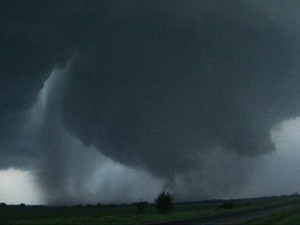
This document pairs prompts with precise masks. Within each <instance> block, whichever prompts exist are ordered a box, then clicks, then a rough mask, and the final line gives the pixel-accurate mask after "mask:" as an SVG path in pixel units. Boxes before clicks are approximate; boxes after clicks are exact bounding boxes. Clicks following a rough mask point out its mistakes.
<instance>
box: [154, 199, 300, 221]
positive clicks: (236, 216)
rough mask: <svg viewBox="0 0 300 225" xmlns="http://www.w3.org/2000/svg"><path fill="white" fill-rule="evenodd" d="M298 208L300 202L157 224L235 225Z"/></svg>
mask: <svg viewBox="0 0 300 225" xmlns="http://www.w3.org/2000/svg"><path fill="white" fill-rule="evenodd" d="M297 208H299V209H300V203H298V204H290V205H284V206H276V207H271V208H264V209H253V210H250V211H245V212H235V213H230V214H226V215H219V216H208V217H202V218H199V219H192V220H184V221H174V222H167V223H159V224H155V225H234V224H242V223H245V222H247V221H250V220H253V219H258V218H263V217H266V216H270V215H272V214H276V213H281V212H284V211H286V210H291V209H297ZM153 225H154V224H153Z"/></svg>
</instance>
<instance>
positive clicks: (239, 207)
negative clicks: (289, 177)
mask: <svg viewBox="0 0 300 225" xmlns="http://www.w3.org/2000/svg"><path fill="white" fill-rule="evenodd" d="M299 200H300V197H298V196H286V197H280V198H279V197H272V198H260V199H244V200H235V201H234V207H233V208H232V209H224V208H220V206H221V205H222V204H223V201H207V202H192V203H177V204H175V205H174V210H173V211H172V212H170V213H167V214H160V213H157V212H156V211H155V207H154V205H148V206H147V211H146V213H143V214H137V208H136V207H135V206H133V205H119V206H118V205H110V206H99V207H97V206H89V207H79V206H77V207H46V206H2V207H0V224H7V225H9V224H20V225H27V224H33V225H34V224H47V225H48V224H49V225H50V224H73V225H76V224H78V225H79V224H93V225H94V224H107V225H110V224H111V225H115V224H116V225H118V224H122V225H136V224H138V225H143V224H149V223H156V222H166V221H175V220H186V219H193V218H200V217H206V216H213V215H222V214H227V213H233V212H240V211H247V210H252V209H256V208H261V207H271V206H275V205H284V204H288V203H290V202H295V201H299ZM297 215H299V216H297ZM281 218H283V219H287V218H291V219H293V220H295V221H300V220H298V219H299V218H300V212H297V213H292V214H283V215H281ZM266 219H267V218H266ZM268 219H269V220H270V221H271V222H270V223H269V224H274V223H272V220H273V221H277V220H278V218H276V219H273V218H268ZM252 222H253V223H251V224H262V223H259V222H260V221H252ZM266 222H268V221H266ZM298 224H300V223H298Z"/></svg>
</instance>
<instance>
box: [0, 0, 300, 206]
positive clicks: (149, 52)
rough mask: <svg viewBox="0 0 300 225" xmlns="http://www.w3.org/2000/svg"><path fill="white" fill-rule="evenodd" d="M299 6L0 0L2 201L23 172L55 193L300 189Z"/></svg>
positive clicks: (105, 197)
mask: <svg viewBox="0 0 300 225" xmlns="http://www.w3.org/2000/svg"><path fill="white" fill-rule="evenodd" d="M299 10H300V3H299V2H298V1H293V0H289V1H280V0H266V1H263V0H257V1H256V0H253V1H246V0H244V1H243V0H228V1H226V0H222V1H221V0H220V1H219V0H201V1H198V0H197V1H192V0H191V1H181V0H172V1H168V0H164V1H131V0H128V1H55V0H54V1H47V2H45V1H33V0H31V1H26V2H25V1H13V0H12V1H1V2H0V17H1V19H0V26H1V33H0V41H1V45H0V46H1V47H0V48H1V51H0V104H1V107H0V137H1V139H0V153H1V158H0V169H1V173H0V174H1V183H0V201H7V202H9V201H11V202H16V201H17V200H15V197H11V200H9V199H8V198H7V196H13V195H12V194H11V193H12V192H13V193H17V192H20V191H19V190H15V191H12V190H14V189H13V188H11V189H10V188H7V187H10V186H11V187H13V186H15V185H16V186H20V185H18V184H19V183H20V182H21V183H24V190H26V191H24V193H25V192H26V193H30V191H31V193H32V190H37V192H36V193H37V194H36V196H35V195H34V194H33V197H32V201H30V200H26V199H24V198H21V197H20V201H27V202H32V203H36V202H39V201H40V202H41V203H46V204H77V203H88V202H92V203H96V202H100V201H101V202H105V203H109V202H117V203H120V202H130V201H136V200H137V199H140V198H143V199H146V200H148V201H153V198H154V197H155V196H156V195H157V194H158V193H159V192H160V191H161V190H162V189H168V190H170V191H171V192H173V193H174V194H175V196H176V198H177V199H178V200H201V199H211V198H227V197H228V198H229V197H230V198H234V197H240V196H242V197H243V196H245V197H247V196H258V195H272V194H286V193H290V192H295V191H297V190H298V186H299V185H298V182H296V180H297V179H295V177H297V174H298V171H299V169H298V167H297V165H296V164H297V163H296V162H297V161H296V159H297V158H299V157H300V156H299V154H298V152H297V149H298V146H299V142H297V141H296V140H297V137H298V134H299V128H298V127H299V120H298V119H297V117H298V116H299V115H300V103H299V95H300V89H299V84H300V76H299V72H300V68H299V58H300V57H299V56H300V54H299V52H300V51H299V50H300V49H299V46H300V45H299V42H300V32H299V27H300V26H299V25H300V24H299V23H300V19H299V15H300V14H299ZM9 177H14V179H13V181H12V180H9V179H10V178H9ZM282 177H284V178H285V180H284V181H282V179H281V178H282ZM299 180H300V179H299ZM3 193H6V194H3ZM2 196H3V197H2ZM30 196H32V195H31V194H30ZM34 196H35V197H34ZM2 199H3V200H2ZM21 199H22V200H21Z"/></svg>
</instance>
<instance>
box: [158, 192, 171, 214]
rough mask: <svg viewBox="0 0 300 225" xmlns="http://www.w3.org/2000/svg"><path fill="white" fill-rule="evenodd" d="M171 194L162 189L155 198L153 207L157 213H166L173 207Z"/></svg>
mask: <svg viewBox="0 0 300 225" xmlns="http://www.w3.org/2000/svg"><path fill="white" fill-rule="evenodd" d="M173 199H174V198H173V196H172V195H171V194H170V193H169V192H166V191H162V192H161V193H160V194H159V195H158V196H157V198H156V199H155V208H156V210H157V211H158V212H159V213H167V212H169V211H170V210H172V209H173V203H172V202H173Z"/></svg>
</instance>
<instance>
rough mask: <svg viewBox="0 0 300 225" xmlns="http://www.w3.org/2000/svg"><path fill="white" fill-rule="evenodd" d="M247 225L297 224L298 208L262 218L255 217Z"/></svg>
mask: <svg viewBox="0 0 300 225" xmlns="http://www.w3.org/2000/svg"><path fill="white" fill-rule="evenodd" d="M246 224H247V225H261V224H263V225H285V224H286V225H299V224H300V209H294V210H290V211H287V212H282V213H279V214H276V215H272V216H268V217H265V218H262V219H256V220H252V221H249V222H248V223H246Z"/></svg>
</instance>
